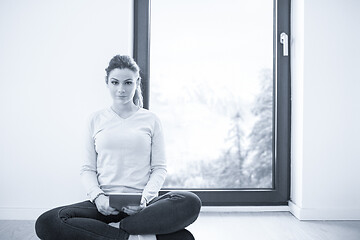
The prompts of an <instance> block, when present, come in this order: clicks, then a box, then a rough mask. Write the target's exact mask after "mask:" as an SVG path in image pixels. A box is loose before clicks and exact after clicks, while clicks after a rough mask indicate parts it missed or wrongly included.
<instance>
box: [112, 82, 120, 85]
mask: <svg viewBox="0 0 360 240" xmlns="http://www.w3.org/2000/svg"><path fill="white" fill-rule="evenodd" d="M111 84H113V85H118V84H119V82H116V81H112V82H111Z"/></svg>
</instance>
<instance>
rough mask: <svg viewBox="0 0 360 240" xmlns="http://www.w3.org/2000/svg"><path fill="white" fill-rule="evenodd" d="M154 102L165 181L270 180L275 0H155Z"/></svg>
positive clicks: (201, 184) (242, 184)
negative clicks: (163, 147) (162, 136)
mask: <svg viewBox="0 0 360 240" xmlns="http://www.w3.org/2000/svg"><path fill="white" fill-rule="evenodd" d="M150 53H151V60H150V63H151V70H150V72H151V86H150V109H151V110H152V111H154V112H155V113H157V114H158V115H159V117H160V118H161V120H162V123H163V127H164V131H165V136H166V143H167V146H166V147H167V157H168V172H169V174H168V177H167V180H166V182H165V186H164V187H165V188H271V187H272V185H273V184H272V174H273V173H272V163H273V78H272V72H273V2H272V1H269V0H262V1H251V0H246V1H245V0H243V1H239V0H226V1H224V0H221V1H220V0H218V1H216V0H213V1H208V0H206V1H205V0H203V1H200V0H197V1H191V0H182V1H168V0H153V1H152V3H151V51H150Z"/></svg>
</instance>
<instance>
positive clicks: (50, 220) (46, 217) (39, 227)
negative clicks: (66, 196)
mask: <svg viewBox="0 0 360 240" xmlns="http://www.w3.org/2000/svg"><path fill="white" fill-rule="evenodd" d="M59 221H60V219H59V217H58V208H55V209H52V210H49V211H47V212H45V213H43V214H41V215H40V216H39V217H38V219H37V220H36V222H35V231H36V235H37V236H38V237H39V238H40V239H53V236H54V235H55V236H56V235H57V234H58V227H59Z"/></svg>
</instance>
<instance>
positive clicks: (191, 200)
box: [171, 191, 202, 214]
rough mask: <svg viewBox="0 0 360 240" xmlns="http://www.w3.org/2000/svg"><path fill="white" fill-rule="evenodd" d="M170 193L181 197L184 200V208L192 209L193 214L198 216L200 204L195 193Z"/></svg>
mask: <svg viewBox="0 0 360 240" xmlns="http://www.w3.org/2000/svg"><path fill="white" fill-rule="evenodd" d="M171 193H172V194H175V195H179V196H182V197H183V198H184V205H185V208H188V209H192V210H193V212H194V213H195V214H199V212H200V209H201V205H202V203H201V200H200V198H199V197H198V196H197V195H196V194H195V193H192V192H186V191H183V192H181V191H174V192H171Z"/></svg>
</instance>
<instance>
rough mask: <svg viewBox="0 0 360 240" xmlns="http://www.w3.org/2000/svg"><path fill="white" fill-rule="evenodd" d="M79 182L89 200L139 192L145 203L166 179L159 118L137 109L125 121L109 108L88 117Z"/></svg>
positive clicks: (147, 111) (155, 193)
mask: <svg viewBox="0 0 360 240" xmlns="http://www.w3.org/2000/svg"><path fill="white" fill-rule="evenodd" d="M85 138H86V139H85V144H86V145H85V148H84V149H85V153H84V159H83V161H84V163H83V165H82V167H81V171H80V172H81V179H82V182H83V185H84V186H85V189H86V192H87V195H88V197H89V199H90V200H94V198H95V197H96V196H97V195H98V194H100V193H104V194H110V193H118V192H138V193H142V196H143V197H144V198H145V199H146V201H147V202H149V201H151V200H152V199H153V198H154V197H156V196H157V195H158V192H159V190H160V189H161V187H162V185H163V183H164V181H165V177H166V172H167V171H166V158H165V149H164V148H165V145H164V137H163V132H162V127H161V122H160V120H159V118H158V117H157V116H156V115H155V114H154V113H152V112H150V111H149V110H146V109H143V108H140V109H139V110H137V111H136V112H135V113H133V114H132V115H131V116H129V117H127V118H122V117H120V116H119V115H117V114H116V113H115V112H114V111H113V110H112V109H111V108H106V109H103V110H100V111H97V112H95V113H94V114H92V115H91V116H90V119H89V121H88V127H87V131H86V136H85Z"/></svg>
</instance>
